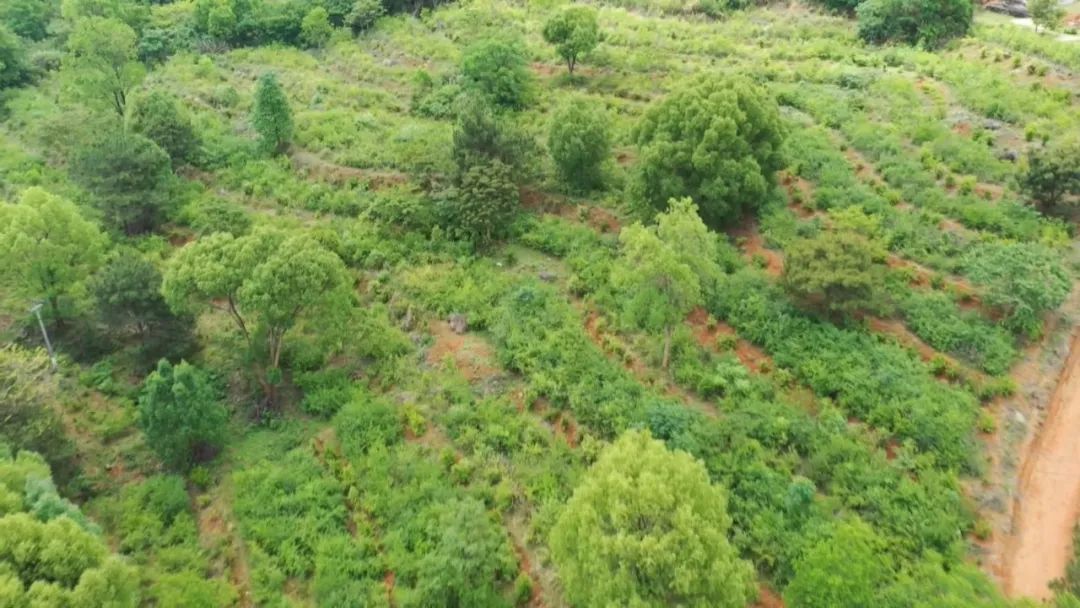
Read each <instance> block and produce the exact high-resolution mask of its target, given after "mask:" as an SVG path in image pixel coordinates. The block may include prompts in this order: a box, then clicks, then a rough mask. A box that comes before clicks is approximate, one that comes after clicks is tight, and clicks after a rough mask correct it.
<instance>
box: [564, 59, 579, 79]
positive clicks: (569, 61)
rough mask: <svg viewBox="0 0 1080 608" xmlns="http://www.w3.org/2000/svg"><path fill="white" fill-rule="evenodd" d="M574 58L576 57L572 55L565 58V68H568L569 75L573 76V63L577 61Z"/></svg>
mask: <svg viewBox="0 0 1080 608" xmlns="http://www.w3.org/2000/svg"><path fill="white" fill-rule="evenodd" d="M575 59H576V58H574V57H571V58H569V59H567V60H566V68H567V69H568V70H570V75H571V76H573V75H574V64H575V63H577V61H575Z"/></svg>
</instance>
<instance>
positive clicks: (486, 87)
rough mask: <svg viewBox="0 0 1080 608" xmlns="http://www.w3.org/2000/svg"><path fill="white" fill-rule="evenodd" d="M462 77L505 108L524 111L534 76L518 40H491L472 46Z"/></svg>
mask: <svg viewBox="0 0 1080 608" xmlns="http://www.w3.org/2000/svg"><path fill="white" fill-rule="evenodd" d="M461 75H462V76H463V77H464V79H465V83H466V85H467V86H468V87H470V88H472V89H474V90H476V91H477V92H479V93H480V94H482V95H484V96H486V97H487V98H488V99H489V100H491V102H492V103H494V104H495V105H496V106H499V107H502V108H509V109H513V110H517V109H521V108H523V107H525V104H526V102H527V101H528V98H529V96H530V94H531V88H532V74H531V73H530V72H529V67H528V65H527V64H526V62H525V54H524V52H523V51H522V50H521V45H520V43H518V42H516V41H514V42H511V41H507V40H498V39H488V40H483V41H481V42H479V43H477V44H475V45H473V46H471V47H469V49H468V50H466V51H465V57H464V59H463V60H462V62H461Z"/></svg>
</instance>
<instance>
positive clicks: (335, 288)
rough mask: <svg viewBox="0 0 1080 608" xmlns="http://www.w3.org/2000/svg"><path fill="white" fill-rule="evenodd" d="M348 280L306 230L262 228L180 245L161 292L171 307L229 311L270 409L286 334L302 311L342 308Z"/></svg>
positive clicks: (337, 262) (339, 265)
mask: <svg viewBox="0 0 1080 608" xmlns="http://www.w3.org/2000/svg"><path fill="white" fill-rule="evenodd" d="M350 285H351V281H350V280H349V275H348V272H347V271H346V269H345V265H344V264H343V263H342V262H341V259H340V258H338V257H337V255H335V254H334V253H332V252H330V251H328V250H326V249H325V248H323V246H322V245H320V244H319V243H318V242H317V241H315V240H314V239H312V238H311V237H310V236H306V235H298V236H287V235H285V234H283V233H281V232H276V231H268V230H262V231H256V232H254V233H252V234H249V235H246V236H241V237H234V236H233V235H231V234H227V233H217V234H212V235H210V236H208V237H204V238H201V239H199V240H197V241H195V242H194V243H191V244H189V245H187V246H185V247H184V248H183V249H181V250H180V251H179V252H178V253H177V254H176V255H175V256H174V257H173V259H172V260H171V261H170V263H169V267H168V268H167V270H166V272H165V279H164V282H163V283H162V288H161V290H162V293H163V294H164V295H165V300H166V301H167V302H168V303H169V306H170V307H172V308H173V310H176V311H183V310H192V309H198V308H199V307H200V306H202V307H205V306H212V307H214V308H217V309H219V310H222V311H225V312H227V313H228V314H229V316H230V317H231V318H232V320H233V322H234V323H235V324H236V328H237V330H239V332H240V334H241V336H242V337H243V338H244V340H245V342H246V343H247V346H248V350H249V352H250V353H251V357H252V364H253V366H254V371H255V376H256V381H257V382H258V383H259V386H260V387H261V388H262V391H263V396H264V398H265V399H264V406H265V407H273V406H274V405H275V401H276V396H277V384H278V383H279V382H280V379H281V367H280V366H281V352H282V348H283V347H284V344H285V336H286V334H287V333H288V332H289V330H290V329H292V328H293V327H294V326H295V325H296V323H297V322H298V321H299V320H300V319H302V318H304V317H305V316H306V315H308V314H312V313H314V312H315V311H318V310H319V309H326V308H334V307H336V308H340V307H342V306H347V299H346V298H347V297H348V295H349V294H348V287H349V286H350ZM261 409H262V408H260V411H261Z"/></svg>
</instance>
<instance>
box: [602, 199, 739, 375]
mask: <svg viewBox="0 0 1080 608" xmlns="http://www.w3.org/2000/svg"><path fill="white" fill-rule="evenodd" d="M658 222H659V223H658V225H657V226H655V227H649V228H646V227H645V226H642V225H641V224H640V223H637V224H634V225H633V226H629V227H627V228H624V229H623V231H622V232H621V233H620V234H619V244H620V246H621V250H622V251H621V253H620V256H619V260H618V263H617V264H616V265H615V267H614V268H613V270H612V277H611V278H612V284H613V285H614V286H615V288H616V289H617V290H619V292H620V295H621V299H622V300H623V303H624V308H623V312H624V314H625V316H626V318H627V319H628V320H629V321H630V322H631V323H633V324H634V325H637V326H638V327H641V328H643V329H647V330H650V331H663V333H664V351H663V355H662V359H661V367H662V368H663V369H667V368H668V363H669V362H670V359H671V338H672V334H673V333H674V330H675V326H676V325H678V324H680V323H682V322H683V320H684V319H685V318H686V315H687V314H689V312H690V311H691V310H693V308H694V307H695V306H700V305H701V304H703V303H704V298H703V292H702V287H703V283H704V284H705V285H707V286H708V287H710V288H711V287H712V286H713V285H715V282H716V281H717V280H718V277H719V275H720V270H719V267H718V266H717V265H716V261H715V260H716V244H715V241H712V242H711V245H710V241H709V237H708V229H707V228H705V225H704V224H703V223H702V222H701V219H700V217H698V215H697V208H696V207H695V206H694V204H693V202H692V201H690V199H682V200H678V201H672V203H671V209H670V210H669V211H668V212H666V213H664V214H661V215H660V216H659V218H658Z"/></svg>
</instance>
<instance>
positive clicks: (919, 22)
mask: <svg viewBox="0 0 1080 608" xmlns="http://www.w3.org/2000/svg"><path fill="white" fill-rule="evenodd" d="M855 12H856V14H858V17H859V36H860V37H862V39H863V40H865V41H867V42H869V43H872V44H885V43H886V42H903V43H906V44H918V45H922V46H925V47H929V48H936V47H940V46H941V45H943V44H945V42H947V41H948V40H950V39H952V38H959V37H961V36H963V35H965V34H967V32H968V30H969V29H970V28H971V20H972V15H973V14H974V7H973V3H972V2H971V0H866V1H865V2H863V3H861V4H859V6H858V8H856V10H855Z"/></svg>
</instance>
